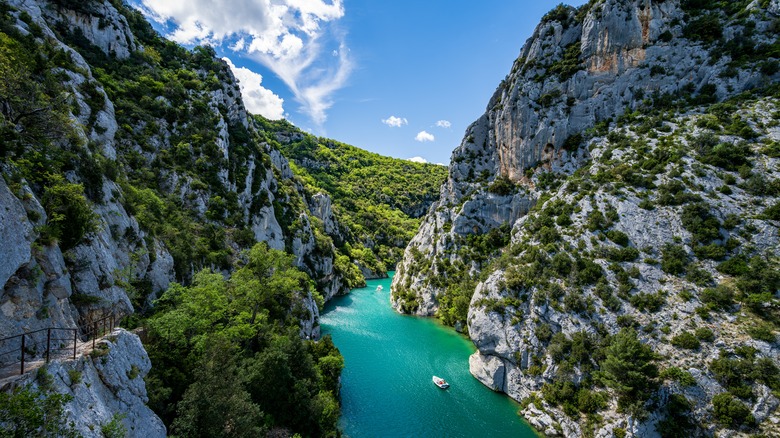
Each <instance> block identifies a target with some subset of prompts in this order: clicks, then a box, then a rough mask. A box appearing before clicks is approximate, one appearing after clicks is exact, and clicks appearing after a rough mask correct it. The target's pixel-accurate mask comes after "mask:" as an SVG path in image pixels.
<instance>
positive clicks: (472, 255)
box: [393, 0, 780, 436]
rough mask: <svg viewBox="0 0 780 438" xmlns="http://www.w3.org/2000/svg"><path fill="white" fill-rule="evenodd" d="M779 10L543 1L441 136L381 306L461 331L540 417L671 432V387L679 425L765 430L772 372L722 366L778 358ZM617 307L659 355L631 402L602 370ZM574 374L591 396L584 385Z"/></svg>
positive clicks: (490, 377)
mask: <svg viewBox="0 0 780 438" xmlns="http://www.w3.org/2000/svg"><path fill="white" fill-rule="evenodd" d="M778 13H780V9H778V8H777V4H776V2H752V3H751V2H732V3H729V4H728V5H726V6H723V5H721V6H720V7H716V6H715V5H712V4H707V2H691V1H683V2H679V1H650V0H641V1H617V0H604V1H592V2H590V3H589V4H588V5H585V6H583V7H581V8H580V9H579V10H574V9H572V8H565V7H559V8H557V9H556V10H554V11H552V12H551V13H549V14H548V15H547V16H546V17H545V18H544V19H543V21H542V23H541V24H540V25H539V26H538V27H537V29H536V31H535V32H534V35H533V36H532V37H531V38H530V39H529V40H528V41H527V42H526V44H525V46H524V47H523V49H522V51H521V54H520V57H519V58H518V59H517V60H516V61H515V63H514V65H513V68H512V72H511V73H510V75H509V76H507V78H506V79H505V80H504V81H503V82H502V84H501V85H500V86H499V88H498V89H497V90H496V93H495V94H494V95H493V97H492V98H491V99H490V102H489V104H488V108H487V112H486V113H485V115H483V116H482V117H481V118H480V119H479V120H477V121H476V122H475V123H474V124H473V125H471V126H470V127H469V128H468V129H467V132H466V135H465V138H464V140H463V142H462V143H461V145H460V146H459V147H458V148H457V149H456V150H455V151H454V152H453V155H452V163H451V165H450V171H449V178H448V180H447V182H446V183H445V184H444V185H443V186H442V188H441V196H440V199H439V201H437V203H435V204H434V206H433V207H432V208H431V210H430V211H429V213H428V215H427V216H426V217H425V218H424V220H423V225H422V226H421V228H420V231H419V233H418V234H417V235H416V236H415V238H414V239H413V240H412V242H411V243H410V245H409V247H408V248H407V250H406V252H405V257H404V261H403V262H402V264H401V265H400V266H399V268H398V273H397V274H396V277H395V279H394V282H393V303H394V306H395V307H396V308H397V309H399V310H401V311H405V312H413V313H416V314H421V315H434V314H435V315H438V316H439V317H441V318H442V319H444V320H445V322H448V323H450V324H454V325H455V326H456V327H459V328H462V329H464V330H467V331H468V333H469V335H470V336H471V338H472V339H473V340H474V342H475V344H476V346H477V348H478V352H477V353H475V354H474V355H473V356H472V357H471V359H470V368H471V371H472V374H474V375H475V376H476V377H477V378H478V379H479V380H480V381H482V382H483V383H485V384H486V385H487V386H489V387H491V388H494V389H496V390H498V391H502V392H506V393H507V394H509V395H510V396H512V397H513V398H515V399H517V400H523V406H524V410H523V415H524V416H525V417H526V418H528V419H529V420H530V421H531V422H532V424H534V425H535V426H537V427H538V428H539V429H540V430H542V431H544V432H545V433H547V434H552V435H554V434H563V435H566V436H582V435H596V436H621V434H623V433H626V432H628V433H633V434H635V435H636V436H653V435H657V434H661V435H668V434H669V433H672V432H670V430H671V429H670V423H674V422H678V420H676V419H677V418H679V417H676V416H675V415H678V416H679V415H680V414H679V413H673V412H671V411H669V410H668V409H666V408H664V406H669V405H675V403H677V402H680V404H681V405H685V406H686V408H685V409H681V410H682V411H685V412H686V413H685V415H684V416H685V417H686V418H691V419H693V420H694V421H693V422H692V423H691V425H690V427H689V428H688V426H689V425H686V424H685V422H684V421H682V422H681V423H680V424H682V425H683V426H681V428H682V429H684V430H687V431H688V432H686V433H703V434H710V433H714V432H716V431H720V430H722V429H731V430H732V431H740V433H755V431H756V430H758V429H760V430H762V431H764V432H766V433H770V434H772V433H777V430H776V424H778V418H777V413H776V408H777V406H778V403H779V401H778V399H777V398H776V396H774V395H771V390H770V388H777V383H776V382H775V383H771V382H769V381H768V380H765V379H763V378H761V377H755V375H754V377H752V378H749V377H746V376H744V375H742V377H739V378H738V379H743V378H744V380H740V382H742V383H741V385H744V386H743V392H742V393H740V391H739V390H736V389H735V383H734V381H733V380H729V378H727V377H725V375H726V374H727V373H726V372H725V371H724V368H732V367H734V366H737V365H736V364H739V366H744V367H745V368H744V370H750V369H754V368H755V367H756V366H758V365H756V364H758V363H759V362H760V363H762V364H765V365H767V366H768V367H769V368H770V369H771V370H774V371H776V370H777V369H778V368H777V365H778V363H780V360H779V359H780V357H778V353H779V350H778V344H777V336H776V335H777V326H776V325H775V322H773V321H775V320H774V318H775V316H774V315H776V312H777V308H778V307H777V306H778V300H777V299H778V288H780V284H778V283H777V281H776V280H769V279H768V278H767V277H765V275H768V276H769V277H771V278H777V272H778V270H777V264H776V259H775V257H776V256H777V247H778V246H777V244H778V241H777V230H778V228H777V222H774V220H775V219H776V218H777V216H774V215H773V213H772V212H773V211H774V210H771V208H773V205H776V204H777V196H778V195H780V193H779V192H778V191H777V190H776V184H777V181H778V180H777V178H778V176H780V175H778V174H777V167H776V165H777V163H776V158H775V157H776V153H775V152H772V151H771V150H769V149H768V148H767V146H766V145H774V144H777V141H778V133H779V132H778V131H777V125H778V119H777V117H778V116H780V113H778V112H777V100H776V99H777V97H776V96H775V97H774V98H773V97H772V96H773V94H776V87H777V85H776V83H777V82H778V80H779V79H780V76H779V75H778V68H777V67H778V66H777V58H778V57H780V53H778V52H777V51H776V48H777V47H778V39H777V33H776V29H777V27H776V26H777V23H778V17H780V15H779V14H778ZM756 89H758V90H762V91H759V92H754V94H750V93H748V94H742V95H741V97H740V98H735V97H734V96H737V95H740V93H743V92H745V91H748V90H756ZM724 100H725V101H727V103H725V104H723V103H721V104H717V105H716V102H722V101H724ZM772 187H775V188H774V189H773V188H772ZM773 218H775V219H773ZM705 223H707V224H709V225H705ZM502 225H503V227H502ZM510 229H511V233H510V232H509V230H510ZM743 263H745V264H744V265H743ZM751 263H753V265H751ZM736 264H740V266H743V267H744V269H733V268H732V267H733V266H734V265H736ZM749 265H750V267H748V266H749ZM758 265H761V266H763V267H764V268H765V269H764V268H758ZM746 276H754V277H755V278H757V279H758V278H760V279H761V280H759V281H760V282H761V283H762V285H761V286H758V285H755V286H756V287H755V288H751V287H749V286H747V281H748V279H747V277H746ZM442 279H443V280H442ZM464 291H465V292H464ZM715 291H720V292H715ZM720 293H723V294H724V295H723V296H727V297H729V298H725V299H724V300H725V301H724V302H723V303H724V306H720V305H714V304H712V303H713V302H714V301H713V300H714V298H713V297H714V296H715V295H718V294H720ZM756 294H759V295H761V294H763V295H762V297H763V298H758V295H756ZM719 296H720V295H719ZM466 302H467V303H468V304H465V303H466ZM631 327H634V328H637V329H641V330H640V336H639V337H640V339H641V342H643V343H644V344H645V345H648V346H650V347H652V349H653V351H655V352H656V353H659V354H660V355H661V356H660V357H661V359H658V360H657V365H658V367H659V368H660V369H661V370H662V372H661V377H660V378H659V379H657V382H656V383H657V384H658V386H657V387H656V390H655V392H653V394H655V395H654V396H653V397H654V398H653V401H647V403H646V404H643V405H642V409H640V411H642V412H644V414H637V411H631V410H630V409H627V408H626V407H625V405H624V404H623V403H624V402H625V400H626V398H625V397H623V396H621V395H619V394H618V391H616V390H615V389H614V388H613V387H612V386H609V384H607V383H603V382H604V381H605V380H603V376H604V374H603V372H604V369H605V367H608V365H605V362H604V361H605V358H604V356H603V355H604V351H605V350H604V349H608V346H609V345H611V343H612V342H614V341H613V340H614V339H615V334H616V333H617V332H618V331H619V330H621V328H626V329H629V328H631ZM758 327H762V328H763V330H764V331H763V332H761V330H758ZM757 330H758V331H757ZM759 332H761V333H759ZM694 333H695V334H694ZM583 339H584V340H583ZM686 340H687V341H688V342H686ZM583 345H584V347H583ZM578 346H579V347H578ZM578 348H584V349H585V350H589V353H588V354H584V355H583V356H578V354H579V353H577V351H578V350H577V349H578ZM580 351H581V350H580ZM572 355H574V356H576V357H572ZM664 370H665V371H664ZM670 370H671V371H670ZM774 371H772V372H774ZM744 372H749V371H744ZM600 373H602V374H600ZM737 374H739V373H737ZM759 374H760V373H759ZM681 376H683V377H681ZM731 377H734V375H731ZM599 379H602V380H599ZM770 380H771V379H770ZM562 382H570V383H565V384H564V383H562ZM594 382H595V387H594ZM566 385H570V386H566ZM744 388H748V389H744ZM591 391H592V392H594V393H596V395H595V396H594V397H596V398H598V399H599V400H602V398H601V397H602V395H603V400H602V402H603V404H602V403H601V402H597V403H595V405H593V406H590V405H589V406H585V405H588V403H587V402H585V401H583V400H592V398H590V397H591V396H592V395H593V393H592V392H591ZM599 393H601V394H602V395H598V394H599ZM719 394H720V395H719ZM723 394H726V395H723ZM648 395H649V394H648ZM679 395H682V396H683V397H684V399H680V398H677V396H679ZM716 396H717V397H716ZM578 397H579V398H578ZM729 397H731V398H729ZM577 400H579V402H578V401H577ZM644 400H647V397H646V398H645V399H643V401H644ZM669 400H676V401H675V403H671V402H669ZM683 400H684V401H683ZM618 402H619V403H620V406H618V404H619V403H618ZM732 402H733V404H732ZM726 405H728V406H731V407H736V408H735V409H738V408H739V406H743V407H744V408H743V409H744V411H745V412H747V414H750V415H752V417H750V418H748V417H747V414H745V413H744V412H743V415H742V417H741V419H740V420H737V419H733V421H731V420H730V419H728V418H725V417H726V415H725V414H724V409H726V408H724V406H726ZM594 406H596V407H594ZM675 406H676V405H675ZM738 410H739V409H738ZM632 412H633V413H632ZM594 414H597V415H598V418H597V417H594ZM670 418H671V419H672V420H668V419H670ZM665 419H667V420H668V421H665ZM693 423H695V424H693ZM751 427H753V429H751ZM756 427H757V428H758V429H756ZM751 431H752V432H751ZM732 433H733V432H732Z"/></svg>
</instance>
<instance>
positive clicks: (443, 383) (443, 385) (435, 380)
mask: <svg viewBox="0 0 780 438" xmlns="http://www.w3.org/2000/svg"><path fill="white" fill-rule="evenodd" d="M433 383H434V384H436V386H438V387H439V388H441V389H447V388H449V387H450V384H449V383H447V381H446V380H444V379H442V378H441V377H437V376H433Z"/></svg>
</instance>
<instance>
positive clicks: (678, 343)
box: [672, 332, 701, 350]
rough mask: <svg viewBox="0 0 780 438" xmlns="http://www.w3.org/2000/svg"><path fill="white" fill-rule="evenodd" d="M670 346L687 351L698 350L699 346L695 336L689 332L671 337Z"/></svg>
mask: <svg viewBox="0 0 780 438" xmlns="http://www.w3.org/2000/svg"><path fill="white" fill-rule="evenodd" d="M672 345H674V346H675V347H679V348H685V349H687V350H698V349H699V347H700V346H701V344H700V343H699V340H698V339H697V338H696V336H694V335H693V333H690V332H682V333H680V334H679V335H677V336H675V337H673V338H672Z"/></svg>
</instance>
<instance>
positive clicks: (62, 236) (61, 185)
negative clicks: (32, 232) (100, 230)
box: [43, 179, 98, 251]
mask: <svg viewBox="0 0 780 438" xmlns="http://www.w3.org/2000/svg"><path fill="white" fill-rule="evenodd" d="M43 207H44V209H46V215H47V216H48V219H47V221H46V225H47V226H48V227H49V229H50V230H51V233H52V235H53V237H55V238H56V239H58V240H59V241H60V246H61V247H62V250H63V251H66V250H68V249H70V248H73V247H74V246H76V245H77V244H78V243H79V242H81V239H82V238H83V237H84V236H85V235H86V234H88V233H91V232H93V231H97V227H98V218H97V215H96V214H95V213H94V212H93V211H92V208H91V207H90V205H89V202H88V201H87V199H86V198H85V197H84V187H83V186H82V185H81V184H71V183H66V182H64V181H63V180H61V179H58V180H57V181H56V182H55V183H54V184H53V185H51V186H49V187H46V188H45V189H44V193H43Z"/></svg>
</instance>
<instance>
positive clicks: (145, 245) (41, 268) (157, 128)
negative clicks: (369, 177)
mask: <svg viewBox="0 0 780 438" xmlns="http://www.w3.org/2000/svg"><path fill="white" fill-rule="evenodd" d="M2 6H3V7H2V13H3V16H2V25H3V32H4V33H3V36H4V37H5V36H6V35H8V38H7V39H4V40H3V44H4V45H6V47H10V49H9V50H16V51H17V52H16V53H15V55H18V56H20V57H21V58H19V59H21V60H22V62H10V61H11V60H13V58H11V57H7V53H8V52H4V53H3V56H4V57H3V58H2V59H1V60H0V61H2V67H3V69H4V70H3V71H4V72H6V73H8V72H10V73H9V74H8V75H6V78H5V79H6V82H4V87H5V88H3V92H2V93H3V95H2V96H0V97H1V98H2V101H3V119H2V125H1V126H0V128H2V131H3V142H4V144H3V146H2V148H0V149H2V151H0V159H1V160H2V163H0V169H2V178H0V239H2V241H3V244H2V245H1V246H0V310H2V313H3V317H2V318H0V333H4V334H6V335H12V334H16V333H21V332H23V331H31V330H36V329H38V328H45V327H51V326H55V327H79V326H80V325H85V324H88V323H89V322H90V321H91V320H93V319H95V318H99V317H100V316H102V315H103V314H105V313H106V312H109V311H113V312H117V313H119V314H122V315H129V314H131V313H133V312H134V311H138V310H139V309H141V308H144V307H147V306H150V305H151V303H152V301H153V300H154V299H155V298H156V297H157V296H158V294H159V293H160V292H162V291H164V290H165V289H166V288H167V287H168V285H169V284H170V283H171V282H173V281H179V282H187V281H189V280H190V278H191V276H192V274H193V273H194V272H196V271H198V270H200V269H202V268H212V269H215V270H221V271H223V272H224V273H225V274H226V275H227V274H229V270H230V268H231V264H232V262H233V261H235V260H237V259H240V258H241V257H242V256H241V251H242V250H243V249H246V248H248V247H251V246H252V245H253V244H254V243H255V242H266V243H267V244H268V245H269V247H271V248H275V249H281V250H286V251H288V252H290V253H292V254H294V255H295V257H296V259H295V260H296V265H297V266H298V267H300V268H301V269H302V270H304V271H306V272H307V273H308V274H309V275H310V276H311V277H312V279H313V280H314V281H315V282H316V289H317V290H316V291H302V292H301V293H300V294H299V296H298V297H297V301H296V305H297V304H300V306H301V308H303V309H304V310H305V311H306V312H307V316H306V317H305V318H303V320H302V321H301V334H302V336H303V337H314V338H316V337H318V336H319V313H318V309H317V303H316V300H315V297H314V295H313V294H320V295H322V297H324V298H325V299H329V298H330V297H332V296H334V295H336V294H339V293H344V292H346V291H347V286H346V284H345V282H344V281H343V273H341V272H339V271H338V270H337V269H336V268H334V259H335V257H336V249H335V248H334V246H333V244H332V243H331V242H330V241H326V242H324V243H323V242H322V241H319V242H318V241H316V239H315V233H317V232H320V233H322V234H324V235H328V234H333V235H334V236H336V235H337V234H338V233H339V228H338V225H337V222H336V220H335V219H334V217H333V214H332V212H331V211H330V209H329V206H330V201H329V199H327V196H326V195H319V196H318V197H316V198H313V199H307V198H306V197H305V196H304V191H303V187H302V185H301V183H300V182H299V181H298V180H297V179H296V178H295V176H294V175H293V174H292V172H291V170H290V166H289V164H288V162H287V159H286V158H284V157H283V156H282V155H281V153H280V152H279V151H278V150H277V149H276V148H274V147H273V146H272V145H271V144H270V143H269V140H270V139H271V138H272V137H271V135H270V134H269V133H266V132H265V131H264V130H263V129H262V127H260V126H259V125H257V124H256V122H255V120H254V119H253V117H252V116H251V115H250V114H248V113H247V111H246V109H245V108H244V105H243V102H242V101H241V94H240V91H239V87H238V84H237V81H236V80H235V78H234V77H233V75H232V73H231V72H230V69H229V68H228V67H227V65H225V64H224V62H222V61H221V60H218V59H216V58H215V54H214V52H213V51H211V50H210V49H204V48H198V49H197V50H196V51H194V52H187V51H186V50H184V49H182V48H180V47H177V46H175V45H174V44H172V43H170V44H169V43H167V42H165V41H162V40H161V39H160V38H159V36H157V35H156V34H155V33H154V31H152V30H151V27H149V25H148V24H147V23H146V22H145V21H144V20H143V19H142V18H141V17H140V15H139V14H138V13H137V12H135V11H132V10H131V9H128V7H126V6H124V5H122V4H121V3H119V2H108V1H105V2H104V1H89V2H83V4H78V5H77V4H76V3H74V2H58V1H52V2H49V1H45V0H10V1H8V2H4V4H3V5H2ZM155 47H156V49H155ZM161 50H167V52H165V53H163V55H161V54H160V51H161ZM24 56H27V57H28V58H29V59H36V58H35V57H36V56H39V62H38V64H36V65H29V64H28V63H26V61H25V59H24ZM4 74H5V73H4ZM25 75H28V76H31V75H37V76H32V77H25ZM35 78H48V79H50V81H49V82H47V84H48V85H46V86H38V85H35V84H32V82H34V81H35V80H40V79H35ZM41 82H44V81H42V80H41ZM14 87H15V88H14ZM36 87H37V88H36ZM28 92H29V93H31V94H30V95H29V96H27V95H24V94H23V93H28ZM36 99H48V100H45V101H46V102H52V104H51V105H49V106H48V107H45V108H43V109H37V110H35V111H34V112H33V113H32V114H34V115H36V117H37V115H38V114H42V116H41V117H38V118H36V119H35V120H32V121H30V122H18V123H17V124H16V125H14V123H15V122H16V121H18V120H22V119H23V118H21V117H20V118H18V119H16V118H14V117H11V115H13V111H17V112H21V111H23V110H24V109H25V108H26V107H25V106H24V105H27V104H30V105H32V104H33V103H35V102H36ZM31 102H32V103H31ZM26 120H30V119H29V118H28V119H26ZM24 123H27V124H24ZM30 128H35V129H36V131H35V132H34V133H33V134H36V135H38V137H35V138H34V139H33V140H30V137H29V136H28V134H27V133H28V131H30ZM6 140H7V141H6ZM73 205H76V206H77V207H79V206H85V208H83V209H81V210H78V211H77V207H72V206H73ZM314 217H317V218H318V220H317V221H316V223H315V221H313V220H312V218H314ZM74 230H75V231H74ZM334 238H337V237H334ZM122 336H125V337H126V335H122ZM127 336H129V335H127ZM120 338H121V339H124V338H122V337H120ZM125 344H127V345H125ZM128 346H129V344H128V343H124V344H122V345H118V347H117V348H118V349H123V348H125V347H128ZM130 347H133V348H135V349H136V350H138V349H140V353H138V354H136V353H137V352H136V353H133V352H129V353H128V354H131V355H133V354H135V355H136V356H139V355H140V354H141V353H143V349H142V347H141V346H140V344H138V345H135V344H133V345H132V346H130ZM136 347H137V348H136ZM128 348H129V347H128ZM112 351H113V350H112ZM112 354H113V353H112ZM139 357H140V356H139ZM79 366H81V365H79ZM138 366H139V367H140V368H143V367H146V368H148V366H149V364H148V360H146V364H145V365H143V366H141V365H138ZM98 368H100V367H99V366H98ZM57 372H58V373H59V374H62V373H60V372H59V371H57ZM95 372H96V373H98V374H99V373H100V370H99V369H98V370H97V371H95ZM59 374H58V375H59ZM92 374H94V373H92ZM60 377H62V376H60ZM120 377H121V376H120ZM103 380H104V383H105V379H103ZM120 380H121V379H120ZM134 382H136V383H133V382H129V383H133V384H131V385H130V386H126V387H125V386H122V385H124V384H125V383H128V382H124V381H119V380H118V381H116V382H109V383H106V384H107V385H109V386H111V388H108V389H106V391H103V392H100V393H99V394H98V395H95V397H97V398H101V397H102V396H103V395H106V394H108V393H112V394H113V395H112V397H114V398H115V399H116V400H115V402H116V403H114V402H111V401H106V399H104V398H103V399H101V400H102V401H99V403H109V404H110V403H114V404H115V405H116V406H113V405H112V406H113V408H116V409H114V411H117V410H120V409H119V408H120V407H121V406H120V404H121V403H124V402H123V401H122V400H123V398H124V395H123V393H124V392H127V391H130V392H131V393H133V394H131V395H132V396H130V398H129V399H128V400H129V401H127V403H131V402H132V403H135V402H134V401H133V400H136V399H137V400H141V399H143V398H144V396H143V394H142V393H143V391H142V390H143V381H142V379H141V378H139V379H138V380H137V381H134ZM139 385H140V386H139ZM104 393H105V394H104ZM76 395H77V397H76V403H81V402H79V401H78V400H79V397H80V396H79V395H78V394H76ZM87 402H88V401H84V403H87ZM95 403H98V402H97V401H95ZM117 403H118V404H117ZM89 404H91V405H93V403H92V402H89ZM138 404H139V405H143V400H141V401H139V402H138ZM82 408H83V409H88V408H87V406H86V404H84V406H81V405H78V406H76V405H74V407H73V409H74V410H77V411H78V410H79V409H82ZM113 408H112V409H113ZM90 409H91V408H90ZM147 410H148V409H147ZM148 414H149V415H146V414H144V415H146V416H145V417H144V418H140V417H139V419H138V420H137V422H134V421H136V420H132V421H130V420H127V421H125V423H126V425H127V426H128V427H129V428H131V429H132V428H135V429H134V430H136V431H138V430H143V431H148V432H149V434H150V435H149V436H153V435H155V434H156V435H163V434H164V432H165V431H164V428H162V429H160V428H157V427H156V425H157V423H159V421H153V420H154V418H153V417H154V415H153V414H152V413H151V411H149V412H148ZM142 417H143V416H142ZM147 417H148V418H147ZM147 420H148V421H147ZM128 421H130V422H128ZM131 423H132V424H131ZM144 423H145V424H144ZM147 429H148V430H147ZM152 432H154V433H152ZM90 434H94V432H90ZM90 434H86V433H85V436H91V435H90ZM146 435H147V434H146V433H140V434H139V435H138V436H146Z"/></svg>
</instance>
